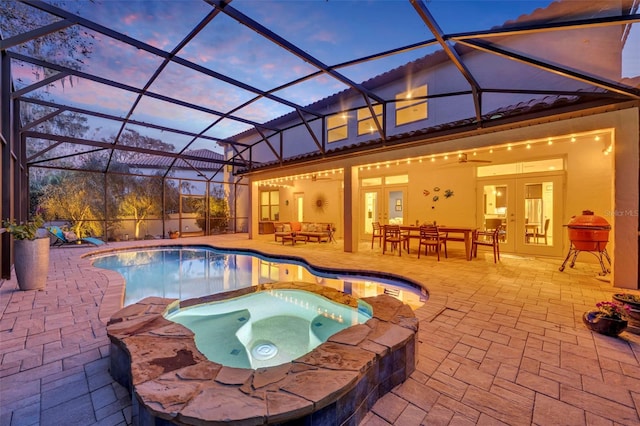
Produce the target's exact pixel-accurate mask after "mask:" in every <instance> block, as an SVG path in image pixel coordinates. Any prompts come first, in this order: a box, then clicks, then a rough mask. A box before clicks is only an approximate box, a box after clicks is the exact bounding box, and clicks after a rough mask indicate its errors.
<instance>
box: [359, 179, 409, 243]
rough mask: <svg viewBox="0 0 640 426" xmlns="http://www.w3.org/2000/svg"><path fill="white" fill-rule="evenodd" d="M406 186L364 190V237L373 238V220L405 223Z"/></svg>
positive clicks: (397, 223) (383, 223) (386, 222)
mask: <svg viewBox="0 0 640 426" xmlns="http://www.w3.org/2000/svg"><path fill="white" fill-rule="evenodd" d="M406 200H407V188H406V187H404V186H403V187H379V188H375V189H374V188H367V189H366V190H363V191H362V200H361V203H362V204H361V205H362V206H364V208H363V209H362V214H363V217H362V218H361V219H362V220H361V223H362V225H363V226H362V228H361V229H362V238H363V239H367V238H371V234H372V233H373V222H380V224H381V225H386V224H396V225H404V224H405V223H406V215H407V208H406V207H407V206H406Z"/></svg>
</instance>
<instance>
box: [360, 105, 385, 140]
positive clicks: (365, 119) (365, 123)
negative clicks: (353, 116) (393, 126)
mask: <svg viewBox="0 0 640 426" xmlns="http://www.w3.org/2000/svg"><path fill="white" fill-rule="evenodd" d="M373 111H374V112H375V114H376V118H377V119H378V122H379V123H380V125H381V126H382V105H380V104H378V105H373ZM377 131H378V128H377V127H376V123H375V121H374V120H373V117H372V116H371V110H370V109H369V108H360V109H359V110H358V136H360V135H365V134H367V133H373V132H377Z"/></svg>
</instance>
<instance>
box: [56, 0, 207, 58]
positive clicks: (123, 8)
mask: <svg viewBox="0 0 640 426" xmlns="http://www.w3.org/2000/svg"><path fill="white" fill-rule="evenodd" d="M51 3H54V4H56V3H58V2H57V1H51ZM158 3H159V4H158ZM73 5H74V8H76V9H77V11H78V14H79V15H80V16H82V17H84V18H87V19H90V20H92V21H94V22H96V23H98V24H101V25H103V26H105V27H107V28H111V29H113V30H115V31H118V32H119V33H122V34H125V35H127V36H130V37H133V38H135V39H138V40H141V41H143V42H145V43H148V44H150V45H151V46H154V47H157V48H159V49H163V50H171V49H172V48H173V47H174V46H176V45H177V44H178V43H179V42H180V40H182V39H183V38H184V37H185V36H186V35H187V34H188V33H189V32H190V31H191V30H192V29H193V27H194V26H195V25H197V24H198V22H200V21H201V20H202V18H203V17H204V16H206V14H207V13H209V12H210V11H211V9H212V8H211V6H210V5H208V4H207V3H206V2H204V1H201V0H180V1H162V2H152V1H130V0H108V1H102V2H100V3H96V2H91V1H78V2H73ZM159 6H160V7H159ZM71 11H73V10H72V9H71ZM176 17H179V19H176ZM168 23H170V24H168Z"/></svg>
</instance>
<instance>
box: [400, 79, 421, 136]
mask: <svg viewBox="0 0 640 426" xmlns="http://www.w3.org/2000/svg"><path fill="white" fill-rule="evenodd" d="M425 96H427V85H424V86H420V87H416V88H415V89H412V90H408V91H406V92H402V93H399V94H397V95H396V126H400V125H402V124H407V123H412V122H414V121H420V120H426V119H427V100H426V99H424V97H425Z"/></svg>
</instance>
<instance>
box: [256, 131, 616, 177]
mask: <svg viewBox="0 0 640 426" xmlns="http://www.w3.org/2000/svg"><path fill="white" fill-rule="evenodd" d="M589 133H591V135H592V136H593V140H594V141H600V140H601V136H600V134H597V132H589ZM589 133H583V134H580V135H578V137H583V138H584V137H586V136H588V135H589ZM563 140H564V141H565V142H569V141H570V142H571V143H575V142H577V137H576V135H575V134H572V135H570V136H568V135H567V136H558V137H555V141H556V142H557V141H560V142H562V141H563ZM545 142H546V145H548V146H551V145H553V143H554V139H552V138H550V137H548V138H544V139H538V140H533V141H531V140H527V141H523V142H514V143H507V144H504V145H499V146H492V147H487V148H481V149H477V148H474V149H472V150H468V151H465V150H457V151H455V152H444V153H439V154H430V155H428V156H425V157H413V158H407V159H404V160H392V161H381V162H377V163H371V164H364V165H360V166H358V167H357V169H358V170H360V171H361V172H363V171H365V170H371V169H372V168H375V169H377V170H379V169H381V168H382V166H384V167H385V168H387V169H388V168H390V167H391V166H392V165H393V164H392V162H393V161H395V165H396V166H400V165H402V164H407V165H410V164H411V163H412V162H415V161H416V160H417V162H418V163H423V159H424V160H431V162H432V163H435V161H436V160H437V159H438V158H441V159H443V160H449V157H450V156H452V155H454V154H457V158H458V159H460V158H463V157H464V156H465V155H466V154H467V153H470V154H471V155H473V156H474V157H475V156H477V155H478V151H480V153H482V152H485V153H488V154H493V153H494V150H496V149H498V150H499V149H502V148H503V147H505V146H506V150H507V151H513V150H515V149H518V148H524V149H527V150H530V149H532V148H534V146H535V145H537V144H541V143H545ZM612 150H613V146H612V145H611V144H610V143H609V144H608V145H607V146H606V147H605V148H604V149H603V150H602V153H603V154H604V155H609V154H610V153H611V152H612ZM336 172H338V173H342V172H343V169H342V168H337V169H328V170H323V171H319V172H314V173H310V174H309V173H306V174H299V175H291V176H282V177H276V178H272V179H266V180H262V181H258V182H256V183H257V184H259V185H264V186H272V187H290V186H293V185H295V181H296V180H302V179H312V178H313V179H314V180H315V176H325V177H326V176H329V174H334V175H335V174H336ZM289 181H291V183H289Z"/></svg>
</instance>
